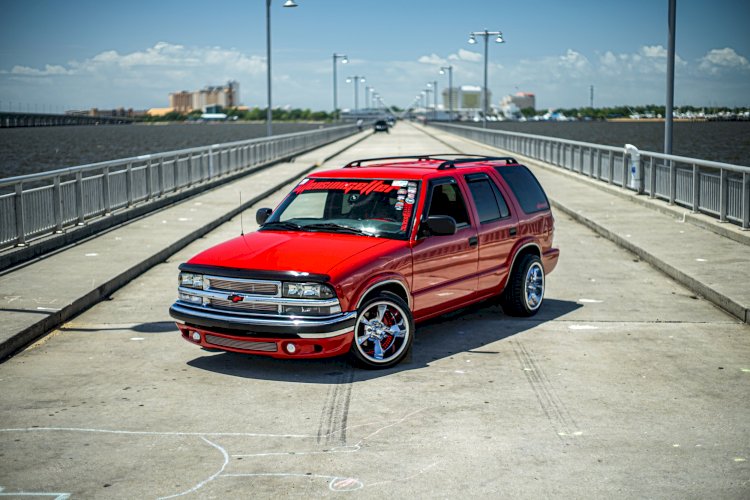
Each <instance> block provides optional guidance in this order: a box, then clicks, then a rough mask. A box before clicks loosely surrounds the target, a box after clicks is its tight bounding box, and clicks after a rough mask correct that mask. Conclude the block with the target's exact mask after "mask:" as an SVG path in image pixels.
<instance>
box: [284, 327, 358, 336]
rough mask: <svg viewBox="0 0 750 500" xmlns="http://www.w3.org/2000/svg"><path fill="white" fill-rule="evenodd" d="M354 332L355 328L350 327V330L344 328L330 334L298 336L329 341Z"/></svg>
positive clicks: (300, 334)
mask: <svg viewBox="0 0 750 500" xmlns="http://www.w3.org/2000/svg"><path fill="white" fill-rule="evenodd" d="M353 330H354V327H353V326H350V327H349V328H342V329H341V330H336V331H335V332H328V333H298V334H297V336H298V337H299V338H301V339H328V338H331V337H338V336H339V335H344V334H345V333H349V332H351V331H353Z"/></svg>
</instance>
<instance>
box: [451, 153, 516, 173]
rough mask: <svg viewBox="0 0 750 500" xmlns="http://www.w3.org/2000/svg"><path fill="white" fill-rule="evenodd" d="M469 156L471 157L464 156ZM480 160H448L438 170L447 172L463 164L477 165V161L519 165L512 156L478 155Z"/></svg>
mask: <svg viewBox="0 0 750 500" xmlns="http://www.w3.org/2000/svg"><path fill="white" fill-rule="evenodd" d="M464 156H469V155H464ZM476 156H478V158H458V159H456V160H447V161H444V162H443V163H441V164H440V165H438V168H437V169H438V170H447V169H449V168H456V165H457V164H459V165H460V164H461V163H476V162H477V161H504V162H505V163H506V165H509V164H516V163H518V162H517V161H516V159H515V158H512V157H510V156H482V155H476Z"/></svg>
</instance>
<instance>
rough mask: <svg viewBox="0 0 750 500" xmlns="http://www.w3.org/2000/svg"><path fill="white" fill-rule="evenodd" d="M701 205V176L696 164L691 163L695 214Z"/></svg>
mask: <svg viewBox="0 0 750 500" xmlns="http://www.w3.org/2000/svg"><path fill="white" fill-rule="evenodd" d="M700 206H701V178H700V169H699V168H698V165H696V164H695V163H693V213H694V214H697V213H698V212H699V208H700Z"/></svg>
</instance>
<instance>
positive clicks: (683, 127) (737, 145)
mask: <svg viewBox="0 0 750 500" xmlns="http://www.w3.org/2000/svg"><path fill="white" fill-rule="evenodd" d="M464 124H465V123H464ZM471 125H473V126H479V127H481V126H482V124H481V123H479V124H477V123H472V124H471ZM487 128H492V129H497V130H507V131H509V132H520V133H524V134H533V135H544V136H549V137H558V138H561V139H569V140H571V141H580V142H591V143H594V144H604V145H607V146H616V147H623V146H624V145H625V144H633V145H634V146H636V147H637V148H638V149H640V150H643V151H654V152H657V153H661V152H663V151H664V123H658V122H488V123H487ZM672 132H673V134H672V135H673V137H672V154H675V155H679V156H687V157H690V158H700V159H702V160H711V161H720V162H724V163H732V164H734V165H744V166H750V122H676V123H674V125H673V127H672Z"/></svg>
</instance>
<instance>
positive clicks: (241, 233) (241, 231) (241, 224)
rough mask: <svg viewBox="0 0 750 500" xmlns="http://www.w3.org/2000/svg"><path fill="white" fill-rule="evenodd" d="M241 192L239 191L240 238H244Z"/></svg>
mask: <svg viewBox="0 0 750 500" xmlns="http://www.w3.org/2000/svg"><path fill="white" fill-rule="evenodd" d="M242 212H244V210H242V191H240V236H245V224H244V223H243V221H242Z"/></svg>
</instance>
